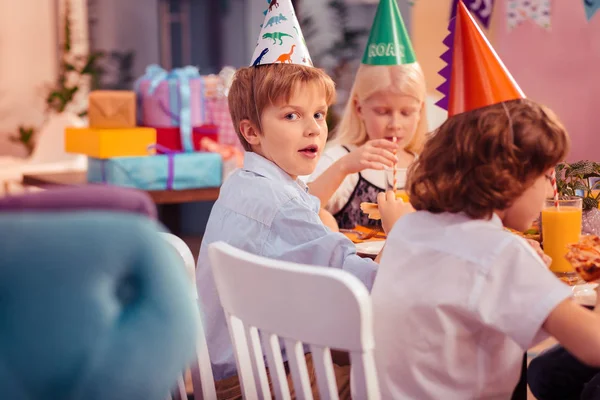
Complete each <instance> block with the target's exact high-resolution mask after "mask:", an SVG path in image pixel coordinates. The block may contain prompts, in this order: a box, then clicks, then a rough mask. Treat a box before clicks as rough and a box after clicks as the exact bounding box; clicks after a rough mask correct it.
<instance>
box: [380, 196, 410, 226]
mask: <svg viewBox="0 0 600 400" xmlns="http://www.w3.org/2000/svg"><path fill="white" fill-rule="evenodd" d="M377 205H378V207H379V213H380V214H381V225H382V227H383V230H384V232H385V234H386V235H387V234H388V233H389V232H390V231H391V230H392V227H393V226H394V224H395V223H396V221H397V220H398V219H399V218H400V217H402V216H403V215H405V214H409V213H411V212H414V211H415V209H414V208H413V206H412V205H411V204H410V203H405V202H404V201H403V200H402V199H400V198H398V199H397V198H396V196H395V195H394V191H392V190H388V191H387V192H385V193H383V192H382V193H379V194H378V195H377Z"/></svg>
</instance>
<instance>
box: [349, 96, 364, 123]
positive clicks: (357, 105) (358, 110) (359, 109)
mask: <svg viewBox="0 0 600 400" xmlns="http://www.w3.org/2000/svg"><path fill="white" fill-rule="evenodd" d="M352 104H353V105H354V111H356V114H357V115H358V116H359V117H360V118H361V119H362V118H363V113H362V105H361V104H360V102H359V101H358V98H357V97H356V96H355V97H354V98H353V99H352Z"/></svg>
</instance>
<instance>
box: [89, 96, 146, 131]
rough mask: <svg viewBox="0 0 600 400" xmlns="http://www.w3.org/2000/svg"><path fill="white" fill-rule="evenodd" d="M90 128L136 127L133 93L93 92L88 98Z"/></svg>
mask: <svg viewBox="0 0 600 400" xmlns="http://www.w3.org/2000/svg"><path fill="white" fill-rule="evenodd" d="M88 103H89V104H88V118H89V125H90V128H100V129H110V128H133V127H135V126H136V109H135V108H136V101H135V92H132V91H127V90H95V91H93V92H91V93H90V95H89V98H88Z"/></svg>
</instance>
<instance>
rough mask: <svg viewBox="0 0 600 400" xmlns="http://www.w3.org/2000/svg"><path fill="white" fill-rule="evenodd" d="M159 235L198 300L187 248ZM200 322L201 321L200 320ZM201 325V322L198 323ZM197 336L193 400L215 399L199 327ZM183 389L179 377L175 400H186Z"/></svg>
mask: <svg viewBox="0 0 600 400" xmlns="http://www.w3.org/2000/svg"><path fill="white" fill-rule="evenodd" d="M160 235H161V236H162V237H163V238H164V239H165V240H166V241H167V242H168V243H169V244H171V245H172V246H173V248H174V249H175V250H176V251H177V252H178V253H179V255H180V256H181V258H182V259H183V262H184V265H185V269H186V271H187V273H188V276H189V277H190V280H191V281H192V284H193V285H192V289H193V291H194V298H196V299H197V298H198V292H197V291H196V265H195V262H194V256H193V255H192V252H191V250H190V248H189V246H188V245H187V244H186V243H185V242H184V241H183V240H181V238H179V237H177V236H175V235H173V234H171V233H163V232H161V233H160ZM198 311H200V310H198ZM200 320H201V319H200ZM200 324H202V321H200ZM198 331H199V335H198V341H197V345H196V359H195V360H194V362H193V363H192V365H190V372H191V376H192V385H193V388H194V399H196V400H203V399H204V400H213V399H216V398H217V394H216V390H215V379H214V376H213V373H212V367H211V365H210V356H209V354H208V345H207V344H206V338H205V337H204V328H203V326H202V325H201V326H200V329H199V330H198ZM186 392H187V391H186V388H185V377H184V376H181V377H180V378H179V380H178V381H177V388H176V391H175V392H174V393H173V398H174V399H177V400H185V399H187V393H186Z"/></svg>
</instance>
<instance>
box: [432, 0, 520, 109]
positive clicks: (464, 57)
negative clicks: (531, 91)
mask: <svg viewBox="0 0 600 400" xmlns="http://www.w3.org/2000/svg"><path fill="white" fill-rule="evenodd" d="M457 7H458V8H457V10H456V19H455V20H454V21H452V23H451V25H450V34H451V35H452V36H453V38H452V39H451V42H450V43H447V42H445V43H447V44H448V45H449V47H450V48H449V50H448V51H447V52H446V53H444V55H443V58H444V59H445V60H447V61H448V65H447V66H446V67H445V68H444V69H442V70H441V71H440V72H439V74H440V75H442V76H443V77H445V78H446V81H445V82H444V83H443V84H442V85H440V86H439V87H438V88H437V90H439V91H440V92H441V93H442V94H443V95H444V96H447V97H444V98H442V99H441V100H440V101H439V102H438V103H437V104H438V105H439V106H441V107H443V108H446V109H447V110H448V116H450V117H451V116H453V115H456V114H460V113H463V112H466V111H471V110H476V109H478V108H483V107H486V106H491V105H493V104H498V103H502V102H505V101H509V100H515V99H522V98H525V94H523V91H522V90H521V88H520V87H519V85H518V84H517V82H516V81H515V79H514V78H513V76H512V75H511V74H510V72H509V71H508V69H507V68H506V66H505V65H504V63H503V62H502V60H501V59H500V57H498V54H496V52H495V51H494V48H493V47H492V46H491V45H490V43H489V42H488V40H487V39H486V38H485V35H484V34H483V32H481V29H480V28H479V26H478V25H477V22H475V20H474V19H473V17H472V16H471V13H470V12H469V10H468V9H467V7H466V6H465V5H464V3H463V2H462V1H459V2H458V6H457Z"/></svg>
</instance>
